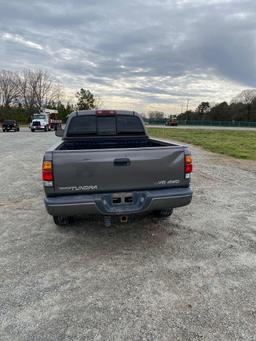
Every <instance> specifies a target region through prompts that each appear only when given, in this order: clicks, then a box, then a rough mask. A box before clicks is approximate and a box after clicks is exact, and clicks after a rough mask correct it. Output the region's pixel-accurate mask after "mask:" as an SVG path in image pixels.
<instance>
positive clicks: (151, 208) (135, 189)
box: [42, 110, 192, 225]
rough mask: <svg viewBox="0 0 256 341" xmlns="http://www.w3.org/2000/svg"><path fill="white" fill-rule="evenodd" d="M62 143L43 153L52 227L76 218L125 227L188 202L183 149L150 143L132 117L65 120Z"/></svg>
mask: <svg viewBox="0 0 256 341" xmlns="http://www.w3.org/2000/svg"><path fill="white" fill-rule="evenodd" d="M56 135H57V136H60V137H62V141H61V142H60V143H58V144H57V145H54V146H53V147H51V148H50V149H49V150H47V151H46V153H45V155H44V160H43V167H42V177H43V183H44V190H45V194H46V197H45V206H46V209H47V211H48V213H49V214H50V215H52V216H53V219H54V222H55V223H56V224H57V225H63V224H67V223H68V222H70V220H71V218H72V217H74V216H76V215H87V214H99V215H103V216H104V219H105V224H106V225H110V224H111V218H112V217H114V216H115V217H117V218H118V219H120V221H121V222H127V221H128V219H129V217H131V216H132V215H136V214H144V213H148V212H151V213H155V214H156V215H158V216H160V217H161V216H162V217H166V216H169V215H170V214H171V213H172V211H173V208H175V207H180V206H185V205H188V204H189V203H190V202H191V199H192V190H191V188H190V177H191V172H192V157H191V154H190V152H189V150H188V148H187V147H185V146H182V145H177V144H173V143H170V142H168V141H162V140H156V139H153V138H150V137H149V136H148V134H147V132H146V129H145V127H144V123H143V121H142V119H141V117H140V116H139V115H138V114H137V113H135V112H133V111H121V110H117V111H115V110H85V111H79V112H74V113H72V114H70V116H69V118H68V121H67V124H66V127H65V129H64V130H58V131H57V132H56Z"/></svg>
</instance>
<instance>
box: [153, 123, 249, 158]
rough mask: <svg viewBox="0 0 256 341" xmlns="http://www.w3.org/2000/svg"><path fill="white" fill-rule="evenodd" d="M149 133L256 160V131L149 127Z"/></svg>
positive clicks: (236, 156) (216, 151)
mask: <svg viewBox="0 0 256 341" xmlns="http://www.w3.org/2000/svg"><path fill="white" fill-rule="evenodd" d="M148 132H149V135H151V136H154V137H159V138H163V139H169V140H177V141H182V142H186V143H191V144H194V145H197V146H201V147H203V148H205V149H207V150H210V151H211V152H215V153H219V154H225V155H229V156H233V157H235V158H237V159H247V160H256V131H244V130H243V131H238V130H206V129H177V128H148Z"/></svg>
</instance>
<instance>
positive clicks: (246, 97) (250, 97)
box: [231, 89, 256, 121]
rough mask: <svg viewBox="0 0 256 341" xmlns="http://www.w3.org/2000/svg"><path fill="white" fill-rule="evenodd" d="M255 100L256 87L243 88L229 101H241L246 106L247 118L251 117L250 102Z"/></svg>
mask: <svg viewBox="0 0 256 341" xmlns="http://www.w3.org/2000/svg"><path fill="white" fill-rule="evenodd" d="M255 101H256V89H247V90H243V91H242V92H241V93H240V94H239V95H237V96H236V97H234V98H233V99H232V101H231V103H243V104H245V105H246V106H247V120H248V121H250V118H251V107H252V103H253V102H255Z"/></svg>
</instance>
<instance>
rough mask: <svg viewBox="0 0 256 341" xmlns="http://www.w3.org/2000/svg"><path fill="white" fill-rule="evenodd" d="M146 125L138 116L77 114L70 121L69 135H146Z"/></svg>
mask: <svg viewBox="0 0 256 341" xmlns="http://www.w3.org/2000/svg"><path fill="white" fill-rule="evenodd" d="M144 134H145V131H144V127H143V124H142V123H141V120H140V119H139V118H138V117H136V116H128V115H117V116H75V117H73V118H72V120H71V121H70V123H69V128H68V132H67V136H68V137H79V136H87V135H95V136H102V135H107V136H110V135H112V136H113V135H144Z"/></svg>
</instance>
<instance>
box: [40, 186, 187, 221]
mask: <svg viewBox="0 0 256 341" xmlns="http://www.w3.org/2000/svg"><path fill="white" fill-rule="evenodd" d="M132 194H133V202H132V203H128V204H113V202H112V193H100V194H76V195H65V196H64V195H63V196H55V197H46V198H45V206H46V209H47V212H48V213H49V214H50V215H53V216H73V215H84V214H101V215H129V214H140V213H145V212H150V211H156V210H161V209H170V208H175V207H181V206H186V205H188V204H189V203H190V202H191V200H192V190H191V188H190V187H186V188H166V189H157V190H150V191H133V192H132Z"/></svg>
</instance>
